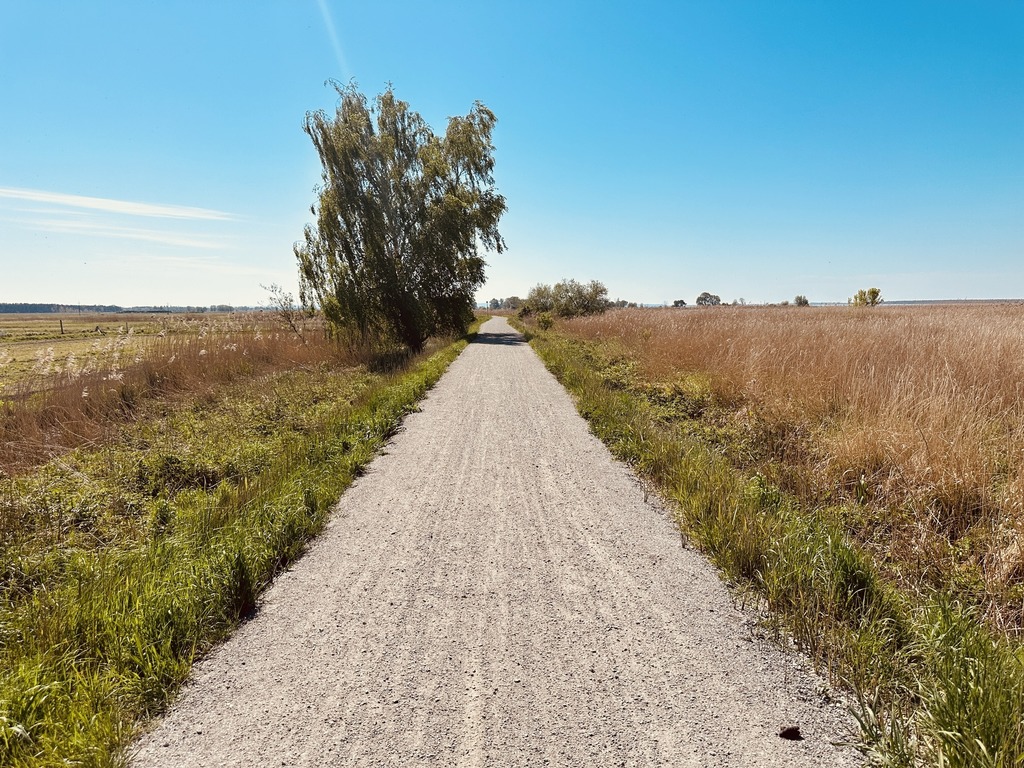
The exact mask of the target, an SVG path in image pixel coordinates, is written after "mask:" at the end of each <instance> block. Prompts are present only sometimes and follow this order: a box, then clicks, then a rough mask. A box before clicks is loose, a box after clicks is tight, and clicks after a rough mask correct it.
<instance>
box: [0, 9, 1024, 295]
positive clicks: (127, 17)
mask: <svg viewBox="0 0 1024 768" xmlns="http://www.w3.org/2000/svg"><path fill="white" fill-rule="evenodd" d="M0 73H3V76H2V77H0V105H2V107H0V301H59V302H67V303H119V304H210V303H230V304H258V303H260V302H262V301H264V299H265V296H266V293H265V291H263V289H262V288H260V285H261V284H268V283H271V282H276V283H280V284H282V285H284V286H285V287H287V288H294V286H295V282H296V279H295V266H294V257H293V255H292V243H293V242H294V241H296V240H298V239H300V238H301V234H302V227H303V225H304V224H305V223H306V222H307V221H309V220H310V219H311V216H310V214H309V206H310V204H311V203H312V202H313V200H314V193H313V188H314V186H315V185H316V184H317V183H318V181H319V164H318V160H317V157H316V154H315V152H314V150H313V148H312V144H311V143H310V141H309V138H308V137H307V136H306V135H305V134H304V133H303V132H302V120H303V117H304V115H305V113H306V111H307V110H315V109H328V110H333V108H334V105H335V103H336V97H335V94H334V92H333V90H331V89H330V88H329V87H325V85H324V81H325V80H327V79H328V78H335V79H338V80H341V81H348V80H349V79H353V78H354V79H355V81H356V82H357V83H358V85H359V86H360V88H361V89H362V90H363V91H364V92H366V93H368V94H371V95H374V94H376V93H378V92H379V91H381V90H382V89H383V88H384V87H385V85H386V84H387V83H388V82H390V83H392V84H393V85H394V88H395V91H396V93H397V95H398V96H399V97H400V98H402V99H404V100H406V101H408V102H409V103H410V104H411V105H412V107H413V108H414V109H417V110H418V111H419V112H421V113H422V114H423V116H424V117H425V118H426V119H427V120H428V121H429V122H430V123H431V125H433V126H434V128H435V130H437V131H443V130H444V122H445V119H446V118H447V117H448V116H449V115H455V114H464V113H465V112H466V111H468V110H469V108H470V107H471V105H472V103H473V101H474V100H477V99H479V100H480V101H482V102H484V103H485V104H486V105H487V106H488V107H490V108H491V109H492V110H494V112H495V113H496V114H497V116H498V120H499V123H498V128H497V131H496V135H495V143H496V146H497V151H496V158H497V168H496V177H497V182H498V187H499V190H500V191H501V192H502V193H503V194H504V195H505V196H506V198H507V201H508V213H507V214H506V216H505V218H504V219H503V222H502V227H501V229H502V232H503V234H504V236H505V239H506V241H507V243H508V250H507V252H506V253H504V254H502V255H492V256H490V257H489V259H488V261H489V269H488V283H487V285H486V286H484V288H483V290H482V291H481V293H480V295H479V298H481V299H487V298H490V297H492V296H494V297H504V296H508V295H511V294H518V295H525V293H526V292H527V291H528V290H529V288H530V286H532V285H534V284H535V283H537V282H555V281H557V280H559V279H561V278H566V277H571V278H576V279H580V280H590V279H598V280H602V281H603V282H604V283H605V284H606V285H607V286H608V288H609V291H610V293H611V294H612V296H614V297H622V298H628V299H631V300H636V301H641V302H645V303H661V302H666V301H669V302H670V301H672V300H673V299H677V298H684V299H686V300H687V301H688V302H692V301H693V299H694V297H695V296H696V295H697V294H699V293H700V292H702V291H705V290H707V291H711V292H712V293H717V294H719V295H721V296H722V298H723V299H725V300H727V301H729V300H732V299H736V298H741V297H742V298H744V299H746V300H747V301H749V302H762V301H780V300H783V299H792V297H793V296H794V295H795V294H797V293H801V294H806V295H807V296H808V297H809V298H810V299H811V300H812V301H844V300H845V299H846V298H847V297H848V296H850V295H852V294H853V293H854V292H855V291H856V290H857V289H858V288H863V287H868V286H878V287H880V288H881V289H882V292H883V296H885V297H886V298H889V299H891V300H899V299H937V298H1024V2H1021V1H1020V0H1013V1H1007V2H985V1H984V0H977V1H974V0H972V2H962V1H961V2H944V1H943V0H927V1H922V2H899V1H896V2H892V1H890V2H872V1H866V2H858V3H849V2H838V0H837V1H835V2H821V0H817V1H814V2H812V1H811V0H801V1H799V2H796V1H791V0H771V1H769V0H757V1H756V2H755V1H754V0H748V1H745V2H738V1H737V2H730V1H727V0H704V1H703V2H651V1H649V0H633V1H632V2H629V3H626V2H615V3H613V2H605V3H601V2H593V0H590V2H557V1H550V0H549V2H532V1H530V2H515V3H498V2H473V3H469V2H448V1H446V0H436V1H435V2H431V3H423V2H411V1H409V2H406V1H405V0H391V1H389V2H386V3H367V2H341V1H332V0H321V1H319V2H318V0H292V1H291V2H284V0H280V2H267V1H264V0H254V1H252V2H244V3H243V2H226V1H221V2H209V1H208V0H204V1H202V2H201V1H199V0H194V1H193V0H185V1H183V0H178V1H177V2H174V3H140V2H137V1H136V2H123V3H122V2H103V1H102V0H96V2H91V3H70V2H68V3H55V2H54V3H40V2H33V1H31V0H18V1H13V0H0Z"/></svg>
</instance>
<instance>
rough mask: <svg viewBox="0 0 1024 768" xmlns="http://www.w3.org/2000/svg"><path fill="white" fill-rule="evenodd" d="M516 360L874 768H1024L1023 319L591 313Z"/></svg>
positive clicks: (951, 312) (559, 327)
mask: <svg viewBox="0 0 1024 768" xmlns="http://www.w3.org/2000/svg"><path fill="white" fill-rule="evenodd" d="M527 323H528V326H527V328H528V331H529V332H530V333H531V335H532V344H533V345H534V347H535V348H536V349H537V351H538V352H539V353H540V354H541V356H542V357H543V359H544V360H545V362H546V364H547V365H548V367H549V368H550V369H551V370H552V371H553V372H554V373H555V374H556V375H557V376H558V377H559V378H560V380H561V381H562V382H563V383H564V384H565V385H566V386H567V387H568V388H569V389H570V391H572V392H573V394H574V396H575V398H576V400H577V405H578V407H579V409H580V411H581V413H582V414H583V415H584V416H585V417H586V418H588V419H589V420H590V422H591V425H592V427H593V429H594V431H595V433H596V434H598V435H599V436H600V437H601V438H602V439H603V440H604V441H605V442H606V443H608V445H609V447H610V448H611V449H612V451H613V452H614V453H616V455H618V456H619V457H621V458H623V459H624V460H626V461H628V462H630V463H631V464H632V465H633V466H634V467H635V468H636V469H637V471H638V472H639V473H640V474H641V476H642V477H644V478H645V479H646V481H647V482H650V483H652V484H653V485H655V486H656V487H657V488H658V489H659V490H660V492H661V493H662V494H664V495H665V497H667V498H668V499H670V500H672V501H673V502H674V504H675V508H676V510H677V514H678V519H679V524H680V526H681V529H682V530H683V531H684V533H685V535H686V536H687V537H688V538H689V539H690V540H691V541H693V542H694V543H695V544H697V545H698V546H700V547H701V548H702V549H703V550H705V551H706V552H707V553H708V554H709V555H710V556H711V557H712V558H713V560H714V561H715V562H716V563H717V564H718V565H719V567H721V568H722V570H723V572H724V573H725V574H726V576H727V577H728V578H729V579H730V581H732V582H733V583H734V584H736V585H737V587H738V588H739V589H740V591H741V594H743V595H745V596H746V598H745V599H748V600H754V601H756V603H757V604H759V605H761V606H762V607H763V608H764V609H765V610H766V612H767V613H766V617H767V618H766V621H767V622H768V623H769V624H770V625H774V626H775V627H776V629H777V631H778V632H779V636H780V638H787V639H788V640H789V641H791V642H793V643H795V644H796V645H797V646H799V647H800V648H801V649H803V650H805V651H806V652H808V653H809V654H810V655H811V657H812V658H814V659H815V661H816V662H817V663H818V665H819V666H820V668H821V669H822V670H823V671H824V672H826V673H827V674H828V675H829V676H830V678H831V679H832V680H833V681H836V682H839V683H842V684H844V685H846V686H849V687H850V688H851V689H852V690H853V691H854V692H855V693H856V698H857V701H858V705H857V707H856V714H857V716H858V718H859V721H860V724H861V726H862V731H863V732H862V741H861V748H862V749H863V750H864V751H865V752H866V753H867V754H868V755H869V756H870V757H871V758H872V759H873V760H874V761H875V762H876V763H878V764H883V765H892V766H916V765H944V766H964V767H966V766H1020V765H1021V764H1022V762H1021V761H1022V759H1024V649H1022V646H1021V643H1020V634H1021V629H1022V624H1024V552H1022V549H1021V544H1022V532H1024V511H1022V501H1021V500H1022V498H1024V405H1022V402H1024V401H1022V399H1021V392H1020V386H1021V384H1020V382H1021V381H1024V370H1021V369H1022V368H1024V363H1021V357H1020V355H1019V348H1020V344H1021V340H1022V339H1024V311H1022V309H1021V307H1019V306H1009V305H989V306H957V307H955V308H954V307H914V308H894V307H886V308H884V309H883V308H873V307H870V306H856V307H850V308H840V307H832V308H814V307H801V308H800V309H796V308H793V309H787V308H784V307H776V308H754V307H735V308H731V307H723V306H710V307H708V308H700V309H695V310H688V309H660V310H628V309H626V310H612V311H609V312H606V313H604V314H598V315H593V316H587V317H580V318H576V319H562V320H559V321H558V322H557V323H554V324H553V325H551V326H549V329H548V330H543V329H541V328H540V326H539V324H538V323H535V322H533V321H532V320H530V319H529V318H527Z"/></svg>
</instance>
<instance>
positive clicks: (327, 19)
mask: <svg viewBox="0 0 1024 768" xmlns="http://www.w3.org/2000/svg"><path fill="white" fill-rule="evenodd" d="M317 3H318V4H319V6H320V15H321V16H323V17H324V27H326V28H327V36H328V37H329V38H331V46H332V47H333V48H334V57H335V58H336V59H337V60H338V68H339V69H340V70H341V76H342V78H343V79H345V80H348V79H349V78H350V77H351V74H350V71H349V68H348V62H346V61H345V54H344V53H343V52H342V50H341V42H339V40H338V32H337V30H335V28H334V19H333V18H332V17H331V9H330V8H328V7H327V0H317Z"/></svg>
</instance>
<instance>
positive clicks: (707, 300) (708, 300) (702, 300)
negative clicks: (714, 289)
mask: <svg viewBox="0 0 1024 768" xmlns="http://www.w3.org/2000/svg"><path fill="white" fill-rule="evenodd" d="M721 303H722V297H721V296H716V295H715V294H713V293H708V292H707V291H704V293H702V294H701V295H700V296H698V297H697V306H699V307H717V306H718V305H719V304H721Z"/></svg>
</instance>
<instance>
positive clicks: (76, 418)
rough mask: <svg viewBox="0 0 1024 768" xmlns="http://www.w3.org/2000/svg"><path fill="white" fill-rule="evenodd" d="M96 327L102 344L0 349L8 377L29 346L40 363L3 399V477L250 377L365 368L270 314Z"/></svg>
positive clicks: (73, 340) (60, 342)
mask: <svg viewBox="0 0 1024 768" xmlns="http://www.w3.org/2000/svg"><path fill="white" fill-rule="evenodd" d="M94 319H97V318H90V319H89V320H88V321H87V322H86V325H87V326H93V327H100V328H102V329H104V332H103V333H99V334H98V335H99V336H100V338H96V339H94V340H89V339H88V338H85V339H84V340H83V338H82V335H81V333H77V332H72V333H71V334H68V335H69V336H70V338H62V337H57V338H52V337H51V338H43V337H41V336H39V335H38V334H39V333H40V332H39V331H35V330H34V331H32V334H33V337H32V338H31V339H23V340H22V341H20V342H16V343H12V344H8V345H3V344H0V374H2V373H3V369H4V368H8V367H15V363H16V362H17V357H16V354H21V355H22V356H24V355H25V345H26V344H31V345H33V348H34V350H35V352H34V354H33V356H32V364H31V365H29V366H25V365H22V366H21V367H19V368H18V369H17V371H16V373H15V374H14V375H11V374H10V373H9V374H8V376H7V379H6V380H5V384H6V386H5V387H4V389H2V390H0V475H3V474H7V475H11V476H13V475H17V474H20V473H22V472H25V471H27V470H30V469H32V468H34V467H37V466H39V465H41V464H43V463H45V462H46V461H48V460H50V459H51V458H53V457H54V456H56V455H59V454H61V453H63V452H65V451H67V450H70V449H73V448H77V447H81V446H85V445H95V444H99V443H102V442H103V441H105V440H107V439H108V438H109V437H110V436H111V435H113V434H115V432H116V428H117V426H118V425H119V424H121V423H123V422H124V421H126V420H129V419H131V418H133V416H134V415H135V414H136V412H137V410H138V409H139V408H140V407H141V405H142V404H144V403H146V402H149V401H152V400H153V399H155V398H162V397H176V396H180V395H199V396H201V395H202V394H203V393H205V392H208V391H210V390H211V389H212V388H213V387H215V386H217V385H221V384H224V383H227V382H230V381H233V380H234V379H236V378H238V377H242V376H244V377H251V376H259V375H262V374H268V373H272V372H275V371H280V370H290V369H295V368H301V367H304V366H316V365H320V364H324V363H330V364H347V363H354V362H357V359H356V358H357V355H356V353H354V352H352V351H350V350H344V349H341V348H339V347H338V346H337V345H336V344H333V343H332V342H330V341H328V340H327V339H326V338H325V334H324V333H323V332H322V329H320V328H317V327H311V328H310V329H309V332H307V333H304V335H303V337H299V336H297V335H296V334H295V333H292V332H291V331H289V330H287V329H283V328H281V327H280V325H278V324H277V323H275V320H274V318H273V316H271V315H269V314H267V313H253V314H236V315H223V316H213V317H211V316H203V315H199V316H184V317H181V316H179V317H170V318H163V319H158V320H156V321H153V322H149V323H147V324H144V325H143V324H140V325H136V324H135V323H134V321H132V320H128V321H125V320H124V319H123V318H122V319H121V320H120V324H119V325H116V326H112V327H111V324H110V323H109V322H108V323H102V322H97V323H93V320H94ZM49 324H50V325H54V323H53V322H52V321H49ZM68 325H69V324H67V323H66V328H67V326H68ZM22 327H23V328H24V325H23V326H22ZM139 328H141V329H142V332H137V329H139ZM49 330H51V331H52V329H49ZM78 330H81V329H79V328H76V331H78ZM8 333H9V334H10V336H13V335H14V333H13V332H11V330H10V329H8ZM93 333H96V332H95V331H93ZM10 336H9V337H10ZM18 344H20V345H21V346H17V345H18ZM83 345H84V346H83ZM12 349H13V350H15V351H14V352H12ZM58 350H59V351H58Z"/></svg>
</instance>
